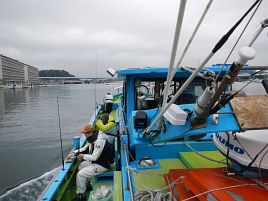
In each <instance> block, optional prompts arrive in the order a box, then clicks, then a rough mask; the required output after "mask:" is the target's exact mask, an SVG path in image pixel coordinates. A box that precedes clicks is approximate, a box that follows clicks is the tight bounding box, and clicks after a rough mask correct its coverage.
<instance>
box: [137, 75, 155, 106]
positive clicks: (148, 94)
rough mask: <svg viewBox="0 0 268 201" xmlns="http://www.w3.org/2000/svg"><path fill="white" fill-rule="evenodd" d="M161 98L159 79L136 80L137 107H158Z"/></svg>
mask: <svg viewBox="0 0 268 201" xmlns="http://www.w3.org/2000/svg"><path fill="white" fill-rule="evenodd" d="M159 98H160V83H159V82H158V81H143V80H140V79H136V80H135V109H136V110H146V109H153V108H156V107H157V105H158V102H159Z"/></svg>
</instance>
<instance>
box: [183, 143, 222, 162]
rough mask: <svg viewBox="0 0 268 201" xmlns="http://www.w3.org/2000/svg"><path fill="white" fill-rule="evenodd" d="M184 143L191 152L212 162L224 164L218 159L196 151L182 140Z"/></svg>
mask: <svg viewBox="0 0 268 201" xmlns="http://www.w3.org/2000/svg"><path fill="white" fill-rule="evenodd" d="M184 144H185V145H186V146H187V147H188V148H189V149H191V150H192V151H193V152H195V153H196V154H197V155H198V156H200V157H202V158H205V159H207V160H210V161H212V162H216V163H221V164H223V165H226V163H225V162H222V161H218V160H215V159H213V158H209V157H207V156H205V155H203V154H201V153H199V152H198V151H196V150H195V149H194V148H193V147H191V145H189V144H188V143H187V142H184Z"/></svg>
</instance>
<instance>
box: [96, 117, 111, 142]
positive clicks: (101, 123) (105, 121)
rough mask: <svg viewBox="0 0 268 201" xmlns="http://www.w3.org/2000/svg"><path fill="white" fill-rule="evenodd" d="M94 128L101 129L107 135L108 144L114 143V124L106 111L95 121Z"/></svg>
mask: <svg viewBox="0 0 268 201" xmlns="http://www.w3.org/2000/svg"><path fill="white" fill-rule="evenodd" d="M95 125H96V129H97V130H100V131H103V132H104V133H105V134H106V135H107V138H106V139H107V140H108V142H109V143H110V144H113V143H114V138H115V136H116V126H115V120H114V118H113V117H112V116H111V115H109V114H108V113H104V114H102V115H101V116H100V119H98V120H97V121H96V122H95Z"/></svg>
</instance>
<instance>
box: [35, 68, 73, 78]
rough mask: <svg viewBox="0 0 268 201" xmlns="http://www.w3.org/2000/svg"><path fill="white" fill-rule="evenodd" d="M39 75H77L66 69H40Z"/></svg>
mask: <svg viewBox="0 0 268 201" xmlns="http://www.w3.org/2000/svg"><path fill="white" fill-rule="evenodd" d="M39 77H75V76H74V75H72V74H70V73H69V72H67V71H65V70H40V71H39Z"/></svg>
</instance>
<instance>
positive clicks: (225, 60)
mask: <svg viewBox="0 0 268 201" xmlns="http://www.w3.org/2000/svg"><path fill="white" fill-rule="evenodd" d="M261 3H262V0H261V1H260V2H259V4H258V5H257V7H256V8H255V10H254V12H253V13H252V15H251V16H250V18H249V20H248V22H247V24H246V25H245V27H244V29H243V30H242V32H241V34H240V35H239V37H238V39H237V40H236V42H235V44H234V46H233V48H232V49H231V51H230V53H229V55H228V56H227V58H226V60H225V61H224V63H223V64H222V66H221V69H220V71H219V73H218V75H217V77H216V79H215V81H217V80H218V78H219V76H220V74H221V72H222V69H223V68H224V66H225V64H226V63H227V61H228V59H229V58H230V56H231V54H232V53H233V51H234V48H235V47H236V45H237V43H238V42H239V40H240V39H241V37H242V35H243V34H244V32H245V31H246V29H247V27H248V25H249V23H250V21H251V20H252V18H253V16H254V15H255V13H256V12H257V10H258V8H259V6H260V5H261Z"/></svg>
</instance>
